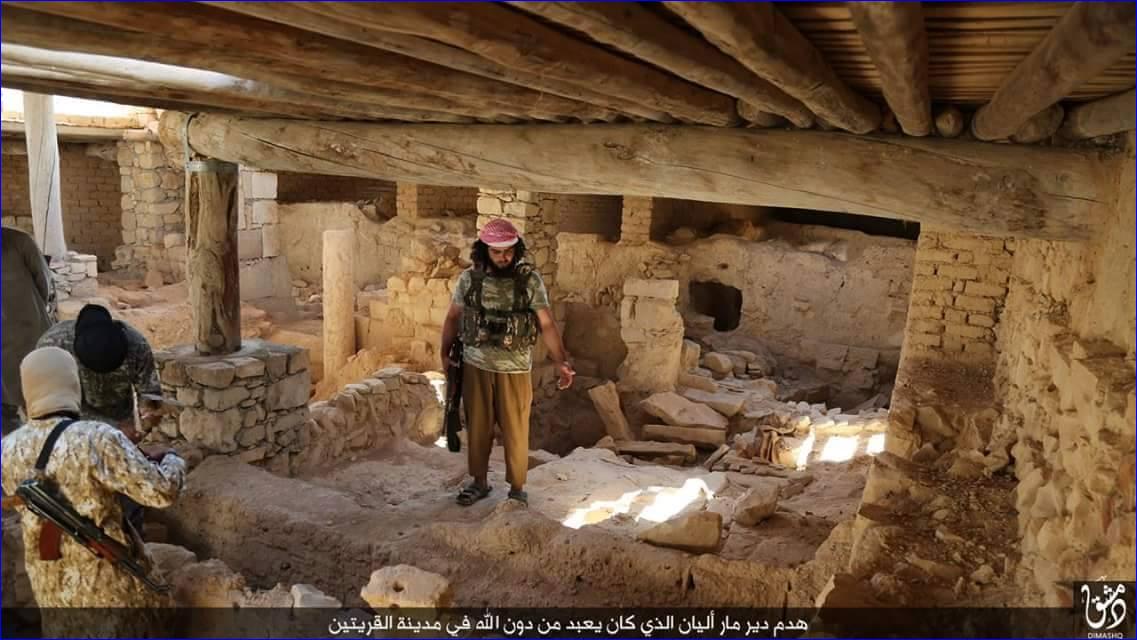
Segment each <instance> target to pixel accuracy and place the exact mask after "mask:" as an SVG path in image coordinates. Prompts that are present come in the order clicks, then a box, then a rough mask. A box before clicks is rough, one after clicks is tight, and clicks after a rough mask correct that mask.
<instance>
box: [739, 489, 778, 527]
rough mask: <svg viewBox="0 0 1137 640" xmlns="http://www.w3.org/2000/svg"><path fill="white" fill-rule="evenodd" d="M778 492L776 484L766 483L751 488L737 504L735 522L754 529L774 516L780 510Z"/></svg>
mask: <svg viewBox="0 0 1137 640" xmlns="http://www.w3.org/2000/svg"><path fill="white" fill-rule="evenodd" d="M778 492H779V489H778V485H777V483H774V482H764V483H762V484H759V485H757V486H754V487H751V488H750V489H749V490H748V491H747V492H746V493H744V494H743V495H742V497H741V498H739V499H738V502H737V503H735V506H734V520H735V522H737V523H739V524H741V525H743V526H747V527H753V526H754V525H756V524H758V523H759V522H761V521H763V520H765V519H766V518H769V517H770V516H772V515H774V511H775V510H777V508H778Z"/></svg>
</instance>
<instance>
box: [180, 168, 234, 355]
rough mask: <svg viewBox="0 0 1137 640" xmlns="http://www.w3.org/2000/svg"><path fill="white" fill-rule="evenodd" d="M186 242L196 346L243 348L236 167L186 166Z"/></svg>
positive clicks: (217, 350) (214, 350)
mask: <svg viewBox="0 0 1137 640" xmlns="http://www.w3.org/2000/svg"><path fill="white" fill-rule="evenodd" d="M186 244H187V245H188V251H189V255H188V257H189V261H188V265H187V268H186V271H187V278H186V279H187V281H188V282H189V299H190V308H191V310H192V313H193V328H194V347H195V348H196V349H197V352H198V353H199V354H201V355H224V354H227V353H233V352H234V351H236V350H238V349H240V348H241V291H240V277H239V274H238V263H237V165H235V164H232V163H228V162H222V161H220V160H212V159H210V160H194V161H190V162H188V163H186Z"/></svg>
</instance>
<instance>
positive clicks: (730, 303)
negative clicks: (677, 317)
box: [690, 282, 742, 331]
mask: <svg viewBox="0 0 1137 640" xmlns="http://www.w3.org/2000/svg"><path fill="white" fill-rule="evenodd" d="M690 292H691V307H692V308H693V309H694V310H695V311H696V312H697V313H701V314H703V315H706V316H711V317H712V318H714V319H715V331H731V330H734V329H737V328H738V323H739V321H740V320H741V319H742V292H741V291H739V290H738V289H736V288H734V287H731V286H728V285H725V284H720V283H718V282H692V283H691V287H690Z"/></svg>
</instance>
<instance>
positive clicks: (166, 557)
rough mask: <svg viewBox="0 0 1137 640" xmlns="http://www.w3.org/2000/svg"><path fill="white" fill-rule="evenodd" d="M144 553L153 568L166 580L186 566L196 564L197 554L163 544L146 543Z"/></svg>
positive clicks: (183, 548)
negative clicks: (148, 555)
mask: <svg viewBox="0 0 1137 640" xmlns="http://www.w3.org/2000/svg"><path fill="white" fill-rule="evenodd" d="M146 552H147V553H148V554H150V559H151V560H152V561H153V563H154V566H155V567H156V568H157V569H158V570H159V571H161V572H162V575H163V576H166V577H167V578H168V577H169V576H171V575H173V574H174V572H175V571H177V570H178V569H181V568H182V567H184V566H186V565H187V564H191V563H194V562H197V554H195V553H194V552H192V551H190V550H189V549H186V548H185V547H179V546H177V545H173V544H165V543H163V542H147V543H146Z"/></svg>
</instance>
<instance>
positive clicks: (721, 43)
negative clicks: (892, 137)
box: [663, 2, 881, 133]
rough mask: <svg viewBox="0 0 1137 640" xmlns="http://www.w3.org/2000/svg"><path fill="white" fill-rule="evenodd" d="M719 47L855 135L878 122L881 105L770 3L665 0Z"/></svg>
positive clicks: (815, 112) (870, 128)
mask: <svg viewBox="0 0 1137 640" xmlns="http://www.w3.org/2000/svg"><path fill="white" fill-rule="evenodd" d="M663 4H664V6H666V7H667V8H668V9H670V10H671V11H672V12H674V13H676V14H678V15H679V16H680V17H682V18H683V19H684V20H686V21H687V23H688V24H690V25H691V26H692V27H694V28H696V29H697V30H699V31H700V32H701V33H702V34H703V35H704V36H705V37H706V38H707V39H708V40H710V41H711V42H712V43H713V44H714V45H715V46H717V47H718V48H719V49H721V50H723V51H724V52H725V53H727V54H729V55H731V56H732V57H733V58H734V59H735V60H738V61H739V62H740V63H742V65H743V66H745V67H746V68H748V69H750V70H751V71H753V72H754V73H755V74H757V75H758V76H760V77H762V78H765V79H766V80H768V81H770V82H771V83H773V84H774V85H776V86H778V87H780V88H781V89H782V90H783V91H785V92H786V93H788V94H790V95H791V96H793V97H795V98H797V99H798V100H801V101H802V103H803V104H805V106H807V107H809V109H810V110H811V111H813V113H814V114H816V115H817V116H819V117H821V118H824V119H825V120H826V121H828V122H829V123H831V124H833V125H836V126H838V127H841V128H842V129H845V130H847V131H852V132H853V133H869V132H871V131H874V130H876V128H877V126H878V125H879V124H880V118H881V115H880V109H879V108H878V107H877V106H876V105H875V104H873V103H872V102H871V101H869V100H868V99H866V98H864V97H863V96H860V95H858V94H857V93H856V92H854V91H853V90H852V89H850V88H849V87H848V85H846V84H845V83H844V81H842V80H841V79H840V78H839V77H838V76H837V74H836V73H835V72H834V71H833V69H832V68H831V67H830V66H829V65H828V64H827V63H826V62H825V59H824V58H823V57H822V55H821V52H820V51H818V50H817V48H816V47H814V46H813V44H811V43H810V42H809V40H807V39H806V38H805V36H803V35H802V34H801V32H799V31H798V30H797V28H796V27H794V25H793V24H792V23H791V22H790V21H789V20H787V19H786V18H785V16H783V15H782V14H781V13H779V12H778V10H777V9H776V8H775V7H774V6H773V5H772V4H771V3H768V2H761V3H751V2H723V3H719V2H664V3H663Z"/></svg>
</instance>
